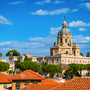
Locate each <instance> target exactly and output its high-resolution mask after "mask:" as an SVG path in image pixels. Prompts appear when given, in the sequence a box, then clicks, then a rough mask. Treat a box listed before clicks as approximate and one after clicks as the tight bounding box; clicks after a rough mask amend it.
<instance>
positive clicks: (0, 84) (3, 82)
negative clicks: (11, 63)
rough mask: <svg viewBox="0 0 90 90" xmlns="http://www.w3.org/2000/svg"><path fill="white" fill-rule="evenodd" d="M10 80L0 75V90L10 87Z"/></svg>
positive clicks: (6, 76) (8, 77)
mask: <svg viewBox="0 0 90 90" xmlns="http://www.w3.org/2000/svg"><path fill="white" fill-rule="evenodd" d="M10 78H11V77H10V76H8V75H6V74H3V73H0V90H6V88H7V87H10V86H11V83H12V80H9V79H10Z"/></svg>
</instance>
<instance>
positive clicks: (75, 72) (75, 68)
mask: <svg viewBox="0 0 90 90" xmlns="http://www.w3.org/2000/svg"><path fill="white" fill-rule="evenodd" d="M68 66H69V67H70V68H69V69H67V70H66V71H65V72H64V75H65V76H66V77H68V75H69V76H71V78H73V77H74V76H79V77H80V76H81V71H82V70H85V69H86V67H85V66H84V65H83V64H75V63H71V64H68ZM79 71H80V74H79Z"/></svg>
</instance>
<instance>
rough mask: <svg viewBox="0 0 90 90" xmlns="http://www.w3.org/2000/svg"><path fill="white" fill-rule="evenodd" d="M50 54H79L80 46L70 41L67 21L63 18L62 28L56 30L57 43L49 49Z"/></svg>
mask: <svg viewBox="0 0 90 90" xmlns="http://www.w3.org/2000/svg"><path fill="white" fill-rule="evenodd" d="M50 53H51V56H55V55H56V54H68V55H72V54H73V55H74V56H80V47H79V46H76V43H72V34H71V31H70V30H69V29H68V28H67V23H66V21H65V19H64V22H63V24H62V29H61V30H60V31H59V32H58V36H57V43H56V42H55V43H54V46H53V47H52V48H51V49H50Z"/></svg>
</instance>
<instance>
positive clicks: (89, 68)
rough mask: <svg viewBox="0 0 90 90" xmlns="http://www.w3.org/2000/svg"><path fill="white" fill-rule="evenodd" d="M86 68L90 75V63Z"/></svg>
mask: <svg viewBox="0 0 90 90" xmlns="http://www.w3.org/2000/svg"><path fill="white" fill-rule="evenodd" d="M86 69H87V70H88V75H89V71H90V64H87V65H86Z"/></svg>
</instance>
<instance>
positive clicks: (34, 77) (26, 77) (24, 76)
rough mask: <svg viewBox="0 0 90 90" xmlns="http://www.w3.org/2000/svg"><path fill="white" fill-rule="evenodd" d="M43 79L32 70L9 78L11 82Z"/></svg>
mask: <svg viewBox="0 0 90 90" xmlns="http://www.w3.org/2000/svg"><path fill="white" fill-rule="evenodd" d="M43 79H44V77H43V76H41V75H39V74H37V73H36V72H33V71H32V70H25V71H23V72H21V73H19V74H17V75H15V76H13V77H12V78H11V80H43Z"/></svg>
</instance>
